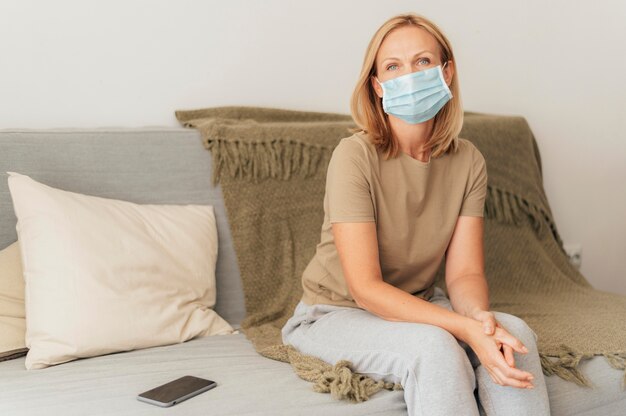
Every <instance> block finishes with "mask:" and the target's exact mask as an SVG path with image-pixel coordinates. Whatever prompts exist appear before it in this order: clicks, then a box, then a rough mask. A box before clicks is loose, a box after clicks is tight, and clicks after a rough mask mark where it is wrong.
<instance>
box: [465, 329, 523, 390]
mask: <svg viewBox="0 0 626 416" xmlns="http://www.w3.org/2000/svg"><path fill="white" fill-rule="evenodd" d="M494 328H495V329H494V333H493V335H488V334H486V333H485V329H484V325H483V322H481V321H478V320H475V319H470V320H468V325H467V327H466V331H465V336H464V339H463V341H464V342H466V343H467V344H468V345H469V346H470V347H471V348H472V350H473V351H474V353H476V356H477V357H478V359H479V360H480V362H481V364H482V365H483V367H484V368H485V369H486V370H487V372H488V373H489V375H490V376H491V378H492V379H493V381H494V382H495V383H496V384H499V385H501V386H512V387H519V388H533V387H534V386H533V385H532V383H531V381H532V380H533V378H534V377H533V375H532V374H531V373H529V372H528V371H523V370H520V369H518V368H515V367H511V366H509V364H508V363H507V361H506V360H505V359H504V356H503V354H502V352H501V351H500V348H502V346H503V345H507V346H509V347H511V348H512V349H513V350H515V351H517V352H519V353H522V354H526V353H527V352H528V350H527V349H526V347H525V346H524V344H522V342H521V341H520V340H518V339H517V338H515V337H514V336H513V335H511V334H510V333H509V332H508V331H507V330H506V329H504V328H503V327H502V326H500V325H496V326H495V327H494Z"/></svg>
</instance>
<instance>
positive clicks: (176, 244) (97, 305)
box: [8, 172, 233, 369]
mask: <svg viewBox="0 0 626 416" xmlns="http://www.w3.org/2000/svg"><path fill="white" fill-rule="evenodd" d="M8 173H9V175H10V176H9V189H10V191H11V196H12V198H13V202H14V208H15V212H16V214H17V218H18V223H17V232H18V237H19V244H20V250H21V254H22V256H21V257H22V266H23V273H24V278H25V283H26V299H25V300H26V318H27V319H26V327H27V331H26V346H27V347H28V348H29V351H28V355H27V356H26V361H25V364H26V367H27V368H28V369H32V368H44V367H47V366H49V365H53V364H59V363H64V362H67V361H70V360H73V359H76V358H81V357H91V356H95V355H101V354H107V353H111V352H118V351H127V350H132V349H138V348H146V347H150V346H155V345H165V344H171V343H176V342H183V341H186V340H188V339H191V338H194V337H196V336H207V335H223V334H230V333H232V332H233V329H232V327H231V326H230V325H229V324H228V323H227V322H226V321H224V320H223V319H222V318H221V317H220V316H219V315H218V314H217V313H216V312H215V311H214V310H212V307H213V306H214V305H215V296H216V294H215V263H216V260H217V228H216V224H215V216H214V212H213V207H212V206H210V205H190V204H188V205H171V204H168V205H155V204H134V203H132V202H127V201H122V200H117V199H109V198H101V197H95V196H90V195H84V194H80V193H75V192H68V191H64V190H61V189H56V188H53V187H51V186H47V185H45V184H42V183H39V182H37V181H35V180H33V179H32V178H30V177H29V176H27V175H21V174H18V173H14V172H8Z"/></svg>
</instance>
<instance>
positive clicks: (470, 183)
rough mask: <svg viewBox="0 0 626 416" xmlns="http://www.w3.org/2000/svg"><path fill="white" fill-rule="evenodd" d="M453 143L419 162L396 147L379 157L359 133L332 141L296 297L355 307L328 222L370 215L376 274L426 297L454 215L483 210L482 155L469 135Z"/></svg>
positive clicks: (484, 171) (367, 218)
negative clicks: (313, 243) (314, 236)
mask: <svg viewBox="0 0 626 416" xmlns="http://www.w3.org/2000/svg"><path fill="white" fill-rule="evenodd" d="M458 144H459V146H458V149H457V152H455V153H453V152H449V153H446V154H444V155H443V156H440V157H438V158H432V157H431V158H430V160H429V161H428V162H422V161H420V160H417V159H414V158H412V157H411V156H410V155H408V154H407V153H404V152H402V151H400V154H399V156H398V157H396V158H392V159H389V160H384V158H383V155H382V153H381V152H380V151H378V150H377V148H376V146H375V145H374V144H372V143H371V142H370V141H369V137H368V136H367V134H365V133H356V134H354V135H352V136H350V137H346V138H343V139H341V140H340V142H339V144H338V145H337V146H336V147H335V149H334V150H333V154H332V156H331V159H330V162H329V164H328V171H327V173H326V192H325V195H324V223H323V225H322V232H321V240H320V242H319V244H318V245H317V247H316V252H315V255H314V256H313V258H312V259H311V261H310V262H309V264H308V265H307V267H306V268H305V270H304V272H303V274H302V286H303V289H304V293H303V295H302V301H303V302H304V303H306V304H308V305H312V304H316V303H324V304H331V305H339V306H351V307H358V306H357V304H356V302H355V301H354V299H353V298H352V296H351V294H350V291H349V290H348V286H347V283H346V280H345V277H344V274H343V269H342V267H341V262H340V260H339V254H338V252H337V248H336V246H335V243H334V239H333V233H332V228H331V223H334V222H364V221H375V222H376V230H377V235H378V251H379V258H380V266H381V271H382V277H383V280H384V281H385V282H387V283H389V284H391V285H393V286H395V287H398V288H400V289H402V290H404V291H406V292H408V293H411V294H413V295H414V296H418V297H420V298H422V299H426V300H428V299H430V298H431V296H432V295H433V291H434V285H433V284H434V280H435V275H436V273H437V270H438V268H439V265H440V264H441V261H442V260H443V257H444V255H445V251H446V249H447V247H448V244H449V243H450V239H451V237H452V233H453V231H454V227H455V225H456V221H457V219H458V217H459V216H461V215H469V216H476V217H482V216H483V210H484V204H485V195H486V191H487V168H486V165H485V159H484V157H483V155H482V154H481V153H480V151H479V150H478V149H477V148H476V147H475V146H474V144H473V143H472V142H470V141H469V140H466V139H462V138H458Z"/></svg>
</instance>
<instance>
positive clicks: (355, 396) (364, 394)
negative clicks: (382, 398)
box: [288, 346, 403, 403]
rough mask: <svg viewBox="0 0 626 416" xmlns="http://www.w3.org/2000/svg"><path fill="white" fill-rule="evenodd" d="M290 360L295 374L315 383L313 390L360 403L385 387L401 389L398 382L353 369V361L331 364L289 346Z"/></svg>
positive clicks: (338, 398) (387, 388)
mask: <svg viewBox="0 0 626 416" xmlns="http://www.w3.org/2000/svg"><path fill="white" fill-rule="evenodd" d="M288 355H289V362H290V363H291V365H292V366H293V368H294V370H295V371H296V374H298V376H299V377H300V378H302V379H303V380H306V381H310V382H313V383H315V384H314V385H313V390H314V391H316V392H318V393H330V394H331V396H332V397H333V398H334V399H337V400H344V399H347V400H350V401H351V402H353V403H360V402H364V401H366V400H369V398H370V397H371V396H372V395H373V394H375V393H377V392H378V391H380V390H382V389H385V390H403V387H402V385H401V384H399V383H393V382H389V381H384V380H374V379H372V378H370V377H368V376H365V375H363V374H359V373H354V372H353V371H352V368H351V366H352V363H351V362H350V361H347V360H340V361H338V362H337V363H336V364H335V365H332V366H331V365H330V364H328V363H326V362H324V361H322V360H320V359H319V358H317V357H314V356H311V355H305V354H302V353H300V352H299V351H298V350H296V349H295V348H293V347H292V346H289V347H288Z"/></svg>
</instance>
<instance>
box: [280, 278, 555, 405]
mask: <svg viewBox="0 0 626 416" xmlns="http://www.w3.org/2000/svg"><path fill="white" fill-rule="evenodd" d="M430 302H432V303H436V304H439V305H441V306H444V307H446V308H448V309H449V310H452V306H451V304H450V300H449V299H448V298H447V297H446V296H445V294H444V292H443V290H441V289H440V288H438V287H437V288H436V289H435V293H434V295H433V297H432V298H431V300H430ZM493 312H494V315H495V317H496V319H497V320H498V322H500V324H501V325H502V326H504V327H505V328H506V329H507V330H508V331H509V332H510V333H511V334H512V335H513V336H514V337H516V338H517V339H519V340H520V341H522V343H523V344H524V345H525V346H526V347H527V348H528V353H526V354H519V353H517V352H515V353H514V355H515V366H516V367H517V368H520V369H522V370H525V371H528V372H530V373H531V374H533V375H534V376H535V378H534V380H533V381H532V383H533V384H534V386H535V388H534V389H520V388H517V387H512V386H501V385H499V384H496V383H495V382H494V381H493V380H492V379H491V377H490V376H489V373H488V372H487V370H485V369H484V368H483V366H482V365H481V364H480V361H479V360H478V357H477V356H476V354H475V353H474V351H473V350H472V349H471V348H470V347H469V346H468V345H467V344H466V343H464V342H463V341H460V340H458V339H457V338H455V337H454V336H453V335H452V334H450V333H449V332H448V331H446V330H445V329H443V328H441V327H438V326H436V325H430V324H423V323H413V322H397V321H388V320H385V319H383V318H380V317H378V316H377V315H374V314H372V313H371V312H369V311H366V310H364V309H359V308H350V307H342V306H333V305H324V304H316V305H307V304H306V303H303V302H300V303H298V305H297V306H296V309H295V310H294V314H293V316H292V317H291V318H290V319H289V320H288V321H287V323H286V324H285V326H284V327H283V328H282V339H283V343H285V344H291V345H293V346H294V347H295V348H297V349H298V350H299V351H300V352H302V353H304V354H309V355H313V356H315V357H318V358H320V359H322V360H324V361H326V362H327V363H330V364H334V363H336V362H337V361H339V360H349V361H351V362H352V364H353V370H354V371H355V372H358V373H362V374H366V375H368V376H370V377H372V378H373V379H375V380H379V379H384V380H386V381H393V382H396V383H400V384H402V386H403V388H404V400H405V402H406V405H407V411H408V414H409V416H418V415H419V416H439V415H441V416H450V415H458V416H462V415H479V410H480V414H486V415H488V416H496V415H497V416H513V415H519V416H522V415H524V416H526V415H533V416H542V415H549V414H550V406H549V402H548V392H547V389H546V384H545V379H544V377H543V373H542V370H541V362H540V360H539V355H538V352H537V344H536V341H537V335H536V334H535V332H534V331H533V330H532V329H531V328H530V327H529V326H528V325H527V324H526V322H524V321H523V320H522V319H520V318H518V317H516V316H514V315H510V314H507V313H503V312H498V311H493ZM476 388H477V391H476V392H475V390H476ZM357 406H358V405H357Z"/></svg>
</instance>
